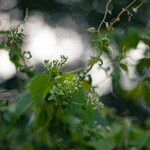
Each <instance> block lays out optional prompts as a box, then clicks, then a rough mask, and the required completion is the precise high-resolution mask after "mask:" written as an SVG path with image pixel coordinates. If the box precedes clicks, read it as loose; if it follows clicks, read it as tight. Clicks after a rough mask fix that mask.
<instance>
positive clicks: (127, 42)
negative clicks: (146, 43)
mask: <svg viewBox="0 0 150 150" xmlns="http://www.w3.org/2000/svg"><path fill="white" fill-rule="evenodd" d="M139 41H140V36H139V31H138V30H137V29H130V30H128V32H127V33H126V34H125V35H124V36H123V39H122V41H121V45H120V46H121V49H123V50H128V49H131V48H135V47H136V46H137V44H138V43H139Z"/></svg>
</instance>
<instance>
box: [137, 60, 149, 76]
mask: <svg viewBox="0 0 150 150" xmlns="http://www.w3.org/2000/svg"><path fill="white" fill-rule="evenodd" d="M149 70H150V59H149V58H142V59H140V60H139V62H138V64H137V66H136V71H137V73H138V75H139V76H144V75H147V74H148V72H149Z"/></svg>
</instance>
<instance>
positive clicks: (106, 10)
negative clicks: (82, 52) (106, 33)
mask: <svg viewBox="0 0 150 150" xmlns="http://www.w3.org/2000/svg"><path fill="white" fill-rule="evenodd" d="M111 1H112V0H109V1H108V2H107V4H106V8H105V14H104V17H103V19H102V21H101V23H100V25H99V27H98V34H99V35H100V30H101V26H102V25H103V23H104V21H105V19H106V17H107V14H108V7H109V4H110V2H111Z"/></svg>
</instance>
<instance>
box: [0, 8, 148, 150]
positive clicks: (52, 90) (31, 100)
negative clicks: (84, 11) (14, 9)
mask: <svg viewBox="0 0 150 150" xmlns="http://www.w3.org/2000/svg"><path fill="white" fill-rule="evenodd" d="M126 10H128V9H126ZM105 13H106V15H107V11H106V12H105ZM117 18H118V17H117ZM104 19H105V18H104ZM119 19H120V16H119ZM115 20H116V19H114V20H112V21H111V22H110V23H108V25H109V26H110V27H111V31H110V30H108V31H105V32H104V33H101V32H100V28H99V31H97V30H96V29H95V28H93V27H92V28H90V29H88V31H89V32H91V33H92V44H93V46H94V48H95V49H96V54H95V56H91V58H90V59H89V61H88V63H87V66H86V67H85V68H81V69H79V70H74V71H72V72H64V71H63V67H64V65H65V63H66V61H67V57H65V56H60V60H45V61H44V66H45V71H43V72H42V73H37V72H36V71H35V69H34V68H33V67H32V66H28V65H27V64H26V60H28V59H30V58H31V57H32V56H31V54H30V52H28V51H24V50H22V44H23V39H24V36H25V35H24V34H23V30H22V29H21V28H20V26H18V27H16V28H13V29H10V30H7V31H2V32H0V35H1V36H2V42H1V43H0V48H5V49H7V50H8V51H9V56H10V60H11V61H12V62H13V63H14V64H15V66H16V69H18V71H21V72H23V73H25V74H26V75H27V77H28V78H29V80H28V83H27V86H26V87H25V89H24V90H25V92H24V93H22V94H21V95H20V98H19V99H18V100H17V101H16V102H13V103H11V104H8V103H7V102H6V101H0V149H19V150H21V149H25V148H28V149H31V150H32V149H33V150H34V149H39V150H41V149H52V150H53V149H54V150H57V149H58V150H68V149H70V150H73V149H75V150H76V149H77V150H103V149H104V150H113V149H114V150H117V149H118V150H128V149H144V150H148V149H149V142H150V130H149V124H150V123H149V119H145V120H144V128H142V127H141V126H140V125H139V124H138V123H136V122H134V121H132V120H131V119H130V117H123V116H119V115H117V114H116V113H115V112H114V111H113V109H111V108H108V107H106V106H104V104H103V103H102V102H101V96H100V94H99V93H97V92H96V88H95V87H93V86H92V78H91V76H90V73H89V72H90V71H91V69H92V68H93V66H94V65H95V64H99V67H102V68H103V60H102V58H101V55H102V54H105V55H106V56H107V57H108V59H110V61H111V62H112V64H111V66H110V67H111V71H110V77H111V80H112V88H113V92H114V93H113V94H114V95H117V96H118V95H122V93H123V96H125V97H130V98H131V99H134V100H138V101H141V100H142V101H144V102H146V103H147V102H149V95H150V93H149V91H150V87H149V85H150V79H149V58H148V57H147V53H148V52H146V53H145V55H146V57H145V58H142V59H141V60H139V62H138V64H137V65H136V72H137V76H138V77H137V79H139V78H140V80H137V81H138V83H137V85H136V86H135V87H134V88H133V89H131V90H128V91H124V90H123V89H122V85H121V83H120V79H121V75H122V74H121V73H122V70H124V71H125V72H128V65H127V63H126V61H125V58H126V54H127V52H128V51H129V50H130V49H131V48H135V47H136V46H137V44H138V43H139V41H141V40H142V41H143V42H145V44H147V46H149V41H150V39H149V34H148V33H145V31H144V30H143V32H142V31H139V30H138V29H136V30H135V29H129V30H127V32H123V31H122V30H117V29H116V30H113V26H112V25H113V24H114V23H115V22H116V21H115ZM102 23H103V22H102ZM105 23H106V22H105ZM100 27H101V26H100ZM106 27H107V26H106ZM112 45H115V48H116V49H114V48H113V46H112ZM113 52H115V53H116V54H115V55H114V54H113ZM104 70H106V72H107V69H105V68H104Z"/></svg>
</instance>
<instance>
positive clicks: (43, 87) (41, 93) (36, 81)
mask: <svg viewBox="0 0 150 150" xmlns="http://www.w3.org/2000/svg"><path fill="white" fill-rule="evenodd" d="M52 86H53V82H52V81H51V79H50V77H49V76H48V74H43V73H42V74H38V75H36V76H35V77H34V78H33V79H32V80H31V82H30V85H29V89H30V91H31V96H32V100H33V104H35V105H36V106H40V105H41V104H42V103H43V99H44V98H45V97H46V95H47V94H48V92H49V91H50V90H51V88H52Z"/></svg>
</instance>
